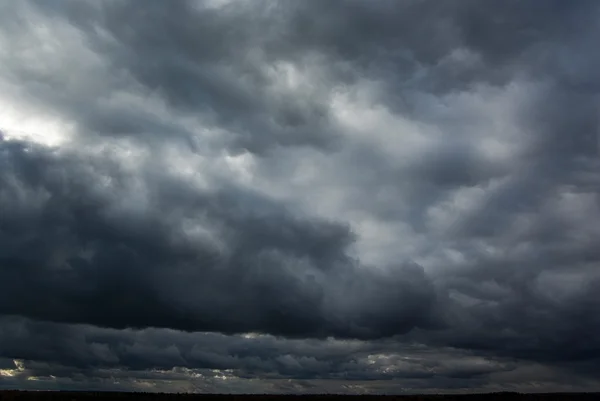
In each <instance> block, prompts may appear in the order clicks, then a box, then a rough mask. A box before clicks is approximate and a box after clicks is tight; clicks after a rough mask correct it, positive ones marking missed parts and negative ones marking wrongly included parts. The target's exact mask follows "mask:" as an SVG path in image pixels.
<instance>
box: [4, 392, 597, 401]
mask: <svg viewBox="0 0 600 401" xmlns="http://www.w3.org/2000/svg"><path fill="white" fill-rule="evenodd" d="M348 398H352V399H354V400H360V401H367V400H402V401H417V400H420V401H427V400H464V401H475V400H486V401H501V400H547V401H551V400H557V401H558V400H561V401H562V400H580V401H584V400H600V393H552V394H520V393H510V392H504V393H491V394H468V395H352V396H349V395H330V394H323V395H283V394H282V395H277V394H268V395H261V394H251V395H250V394H249V395H246V394H241V395H230V394H161V393H125V392H123V393H114V392H68V391H1V392H0V401H8V400H11V401H13V400H69V401H75V400H77V401H81V400H96V401H97V400H131V401H134V400H135V401H141V400H155V401H158V400H167V399H168V400H181V401H184V400H185V401H191V400H202V401H206V400H221V401H226V400H256V401H258V400H282V399H293V400H297V399H302V400H314V401H317V400H342V399H348Z"/></svg>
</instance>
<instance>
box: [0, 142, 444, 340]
mask: <svg viewBox="0 0 600 401" xmlns="http://www.w3.org/2000/svg"><path fill="white" fill-rule="evenodd" d="M2 164H3V168H2V173H0V175H1V178H0V181H1V182H2V183H3V185H2V187H3V190H2V195H3V196H2V207H3V210H5V211H11V213H6V214H3V216H2V219H1V220H0V227H1V231H0V232H1V234H2V242H3V244H5V245H4V247H3V251H2V254H1V260H2V264H3V269H2V275H3V279H2V283H3V288H2V291H1V293H2V302H1V303H0V304H1V305H2V307H1V311H2V313H4V314H17V315H22V316H27V317H34V318H38V319H46V320H52V321H59V322H73V323H92V324H98V325H101V326H106V327H117V328H125V327H148V326H155V327H170V328H174V329H182V330H198V331H209V330H217V331H222V332H226V333H236V332H237V333H239V332H249V331H259V332H268V333H273V334H282V335H291V336H328V335H336V336H341V337H364V338H370V337H379V336H388V335H393V334H397V333H402V332H405V331H407V330H410V329H411V328H412V327H414V326H421V325H423V326H427V325H428V324H430V323H429V321H430V320H431V314H432V313H433V310H434V309H435V307H436V292H435V289H434V288H433V286H432V284H431V283H430V282H429V279H428V278H427V277H426V276H425V275H424V272H423V270H422V268H421V267H420V266H417V265H406V266H404V267H403V266H399V267H398V268H397V269H395V270H393V271H388V272H384V271H381V272H378V271H373V270H369V269H368V268H366V267H363V266H360V265H359V264H358V263H357V262H356V261H353V260H352V259H351V258H349V257H348V256H347V255H346V254H345V248H346V247H347V245H348V244H349V243H350V241H351V240H352V236H351V233H350V232H349V231H348V228H347V227H344V226H343V225H339V224H336V223H331V222H326V221H319V220H314V219H306V220H301V219H299V218H298V217H295V216H291V215H289V213H287V212H286V211H285V210H284V209H282V208H281V206H280V205H278V204H277V203H273V202H270V201H269V200H268V199H265V198H262V197H260V196H258V195H257V194H253V193H252V192H249V191H243V190H241V189H239V188H237V189H236V188H224V189H222V190H218V191H215V192H212V193H211V192H199V191H193V190H191V189H190V188H189V186H188V185H186V184H189V183H185V182H177V180H176V179H173V178H172V177H168V176H164V175H163V176H161V175H160V174H159V173H157V175H156V176H149V177H147V181H145V182H143V183H142V184H143V186H144V187H143V190H145V191H146V192H147V193H148V199H146V201H148V202H150V203H151V205H152V206H151V208H150V209H148V210H145V211H143V210H140V208H141V205H135V204H133V205H132V207H133V208H135V209H134V211H133V214H129V212H130V211H131V209H129V208H126V209H125V210H123V209H122V208H121V209H120V205H119V204H118V203H119V202H120V201H123V199H126V198H127V197H128V196H131V195H132V194H131V193H130V192H129V191H130V188H131V187H130V185H131V183H132V182H133V181H134V180H136V179H138V180H143V179H144V178H143V177H142V176H135V177H130V176H127V175H126V174H123V173H122V172H119V171H118V166H114V165H112V163H111V161H110V160H108V161H107V160H94V159H90V158H87V159H86V161H84V160H82V159H80V158H79V157H76V156H75V157H69V156H68V155H65V156H63V155H60V154H58V153H52V152H49V151H45V150H44V149H41V148H36V147H34V146H28V145H23V144H21V143H18V142H8V143H4V142H3V143H2ZM23 197H25V199H23ZM182 219H188V221H189V222H190V224H194V226H193V229H197V230H207V232H208V234H207V235H205V237H204V238H202V237H200V238H196V239H194V238H193V237H192V238H190V236H188V237H186V236H185V234H186V233H185V232H181V230H182V227H181V226H180V222H181V221H182ZM183 229H185V228H183ZM210 230H213V231H212V232H210ZM188 235H189V234H188ZM211 237H212V238H211ZM211 240H212V241H211ZM211 242H212V243H211ZM215 242H217V244H215ZM219 242H222V244H219ZM28 249H35V250H36V251H35V252H28Z"/></svg>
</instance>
